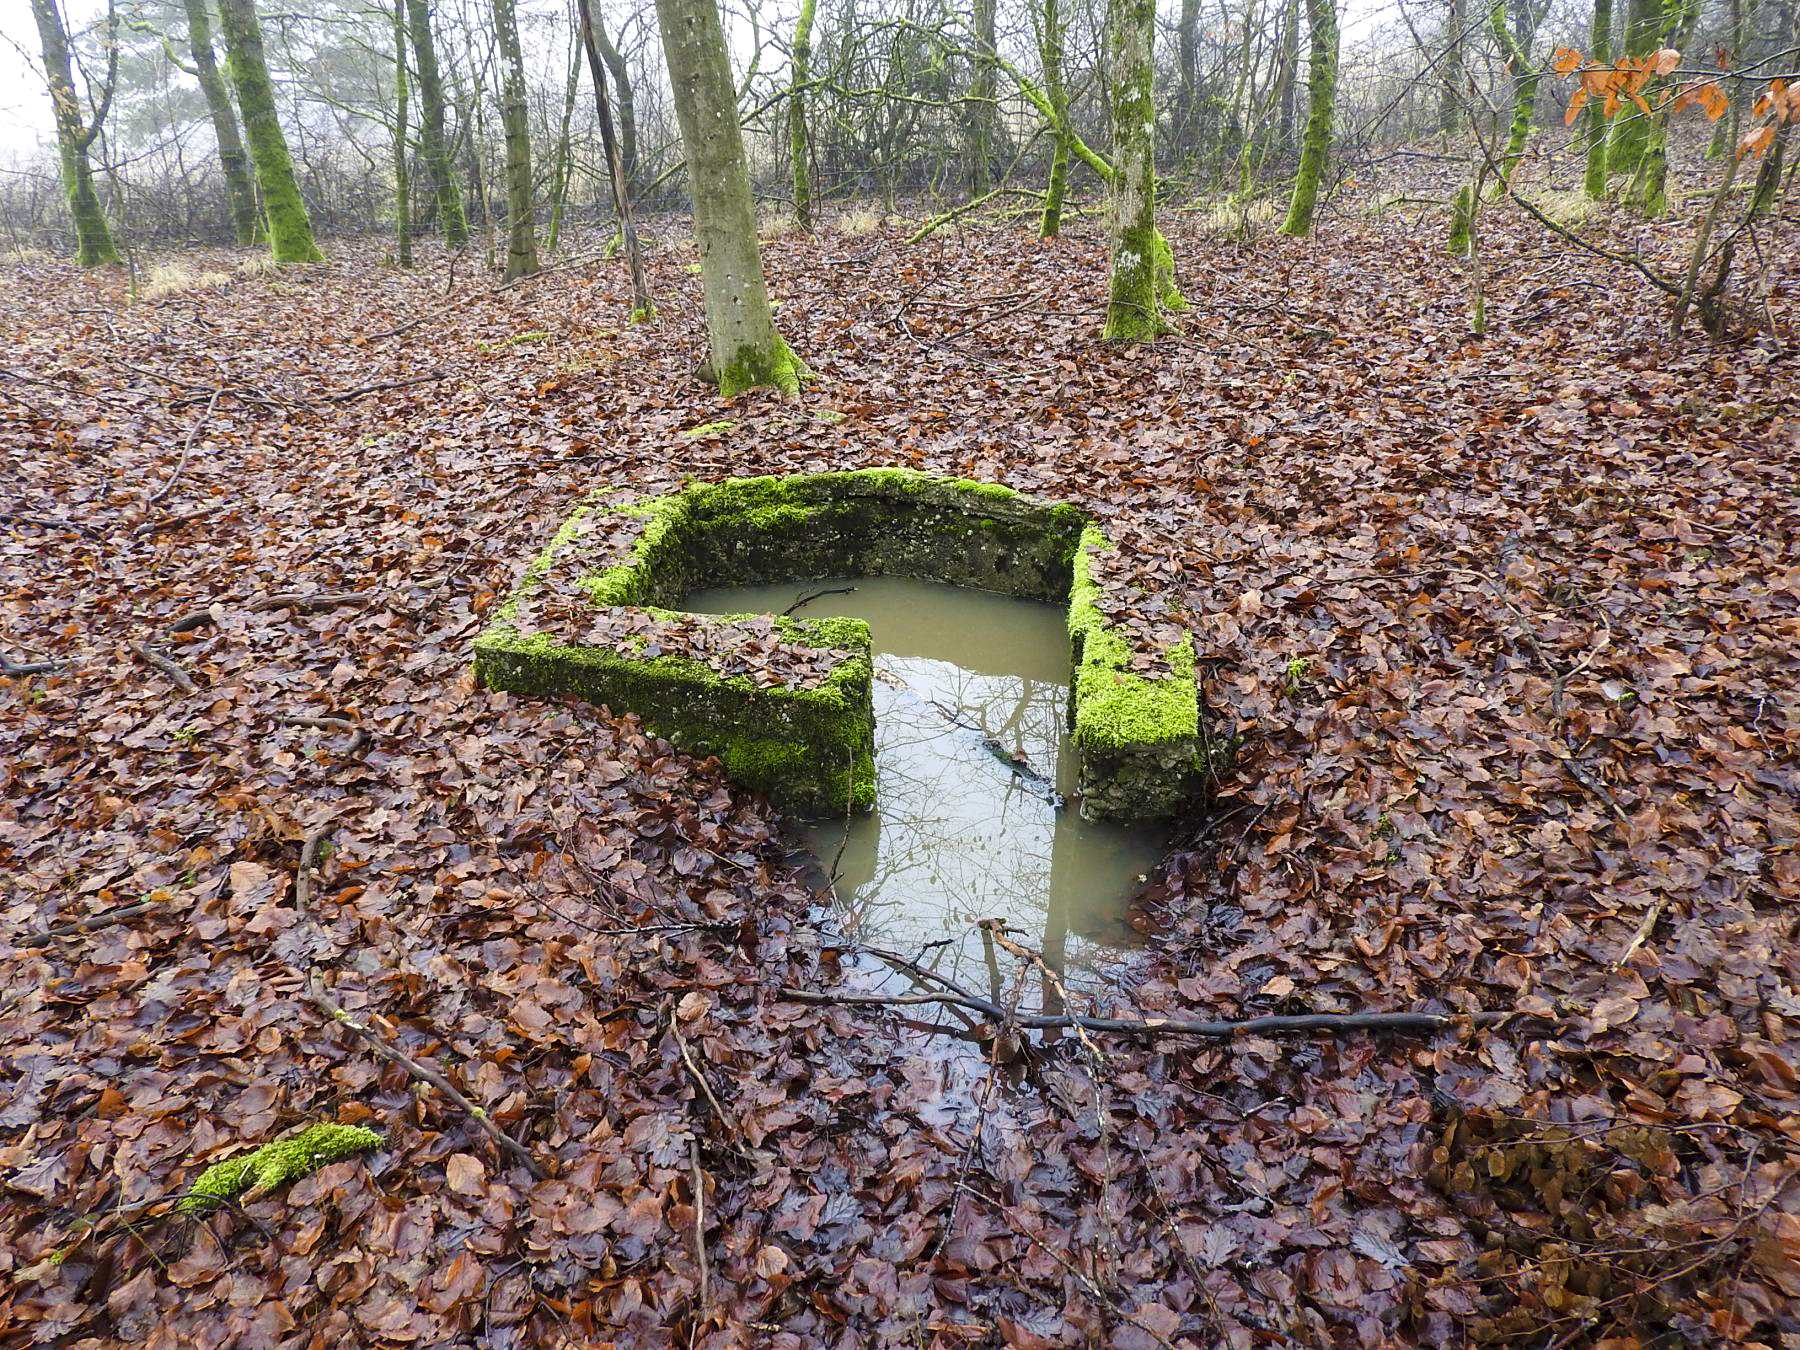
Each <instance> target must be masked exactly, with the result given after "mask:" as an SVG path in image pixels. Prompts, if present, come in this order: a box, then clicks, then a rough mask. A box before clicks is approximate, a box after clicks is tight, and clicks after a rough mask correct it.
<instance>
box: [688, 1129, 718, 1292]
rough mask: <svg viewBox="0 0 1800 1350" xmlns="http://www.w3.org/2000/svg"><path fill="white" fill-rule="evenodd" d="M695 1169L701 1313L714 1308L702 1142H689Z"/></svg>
mask: <svg viewBox="0 0 1800 1350" xmlns="http://www.w3.org/2000/svg"><path fill="white" fill-rule="evenodd" d="M688 1158H689V1159H690V1161H691V1162H692V1163H693V1167H694V1180H693V1186H694V1255H695V1257H696V1258H698V1260H699V1262H700V1311H701V1312H705V1311H706V1310H707V1309H708V1308H709V1307H711V1306H712V1270H711V1269H710V1267H709V1266H708V1265H707V1261H706V1173H705V1172H704V1171H703V1170H701V1167H700V1141H699V1140H698V1139H689V1140H688Z"/></svg>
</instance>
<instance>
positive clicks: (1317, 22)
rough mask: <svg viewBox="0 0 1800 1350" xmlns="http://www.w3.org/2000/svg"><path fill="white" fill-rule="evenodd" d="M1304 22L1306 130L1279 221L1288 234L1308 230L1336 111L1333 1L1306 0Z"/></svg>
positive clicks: (1317, 201) (1336, 41) (1335, 32)
mask: <svg viewBox="0 0 1800 1350" xmlns="http://www.w3.org/2000/svg"><path fill="white" fill-rule="evenodd" d="M1306 22H1307V26H1308V28H1309V29H1310V32H1309V34H1308V42H1309V52H1308V57H1307V78H1308V93H1307V112H1306V129H1305V131H1303V132H1302V133H1301V136H1300V168H1299V170H1298V171H1297V172H1296V173H1295V175H1294V193H1293V196H1292V197H1291V198H1289V200H1288V213H1287V219H1286V220H1284V221H1282V223H1281V233H1283V234H1290V235H1304V234H1308V233H1310V232H1311V231H1312V222H1313V212H1314V211H1315V210H1316V209H1317V207H1318V203H1319V179H1320V178H1321V177H1322V176H1323V174H1324V172H1325V160H1326V157H1327V156H1329V155H1330V153H1331V124H1332V120H1333V119H1334V117H1335V116H1336V114H1337V69H1338V22H1337V4H1336V0H1306Z"/></svg>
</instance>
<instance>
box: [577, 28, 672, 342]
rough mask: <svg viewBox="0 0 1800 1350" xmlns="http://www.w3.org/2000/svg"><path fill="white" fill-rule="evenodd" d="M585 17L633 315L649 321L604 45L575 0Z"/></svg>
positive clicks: (651, 312) (652, 313)
mask: <svg viewBox="0 0 1800 1350" xmlns="http://www.w3.org/2000/svg"><path fill="white" fill-rule="evenodd" d="M575 4H576V8H577V10H578V11H579V13H580V17H581V45H582V47H583V48H585V49H586V51H587V58H588V68H589V70H591V71H592V72H593V75H594V106H595V109H596V111H597V112H598V114H599V118H600V143H601V145H602V147H603V148H604V149H605V150H606V168H607V174H608V176H609V177H610V178H611V180H612V194H613V210H614V211H615V212H616V213H617V214H618V217H619V237H620V238H621V239H622V240H624V242H625V263H626V266H627V267H629V268H630V269H631V317H632V320H633V322H640V323H647V322H648V321H649V320H651V319H654V318H655V317H656V304H655V302H654V301H652V300H651V298H650V283H649V282H648V281H646V280H645V279H644V255H643V251H642V250H641V249H639V248H638V236H637V226H636V225H635V224H634V223H633V222H632V218H631V181H630V178H629V177H628V176H627V174H626V172H625V155H624V152H623V151H622V150H621V149H620V148H619V137H618V133H617V132H616V131H614V129H613V118H612V108H611V106H610V100H609V99H608V98H607V93H606V71H605V69H604V67H602V65H601V64H600V62H601V56H600V48H599V44H598V43H597V42H596V41H595V34H596V29H595V27H594V23H593V12H592V9H591V7H590V6H589V4H588V0H575Z"/></svg>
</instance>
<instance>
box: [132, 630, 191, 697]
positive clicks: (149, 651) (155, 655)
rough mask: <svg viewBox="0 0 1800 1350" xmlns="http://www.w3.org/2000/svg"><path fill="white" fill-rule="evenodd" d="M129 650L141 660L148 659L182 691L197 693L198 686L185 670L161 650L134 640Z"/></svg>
mask: <svg viewBox="0 0 1800 1350" xmlns="http://www.w3.org/2000/svg"><path fill="white" fill-rule="evenodd" d="M131 650H132V651H134V652H136V653H137V654H138V656H139V657H141V658H142V659H143V660H145V661H148V662H149V663H150V664H151V665H153V666H155V667H156V668H157V669H158V670H160V671H161V672H162V673H163V674H164V675H167V676H168V677H169V679H170V680H171V681H172V682H173V683H174V685H175V687H176V688H177V689H179V690H181V692H182V693H184V694H197V693H199V692H200V686H199V685H197V684H195V683H194V681H193V679H192V678H191V677H190V676H189V675H188V673H187V672H186V671H185V670H183V669H182V668H181V667H180V666H178V665H176V664H175V663H174V662H173V661H171V660H170V659H169V658H168V657H166V656H164V655H163V654H162V653H161V652H159V651H156V650H154V649H153V648H152V647H151V646H150V645H149V644H148V643H144V642H134V643H132V644H131Z"/></svg>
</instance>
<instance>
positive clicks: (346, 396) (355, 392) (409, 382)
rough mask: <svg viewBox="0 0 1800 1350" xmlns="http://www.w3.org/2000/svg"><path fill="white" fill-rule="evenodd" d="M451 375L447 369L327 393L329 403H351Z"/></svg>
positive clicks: (326, 399)
mask: <svg viewBox="0 0 1800 1350" xmlns="http://www.w3.org/2000/svg"><path fill="white" fill-rule="evenodd" d="M449 377H450V372H449V371H447V370H440V371H436V372H434V373H433V374H430V375H414V376H412V377H411V378H410V379H405V380H382V381H381V382H380V383H379V384H365V385H363V386H362V388H360V389H346V390H345V391H344V392H343V393H341V394H327V395H325V401H326V402H327V403H349V402H351V401H352V400H354V399H359V398H364V397H366V396H367V395H369V394H380V393H385V392H386V391H387V390H389V389H409V388H411V387H412V386H413V385H415V384H431V383H433V382H435V381H437V380H444V379H448V378H449Z"/></svg>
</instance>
